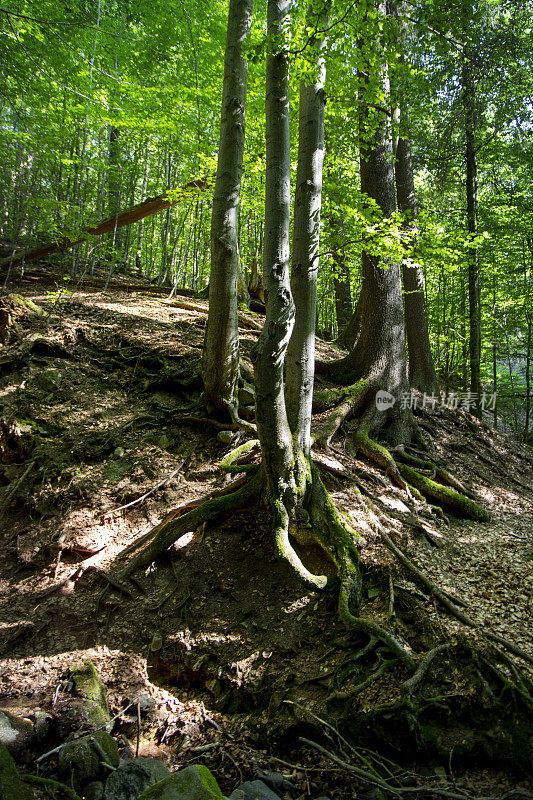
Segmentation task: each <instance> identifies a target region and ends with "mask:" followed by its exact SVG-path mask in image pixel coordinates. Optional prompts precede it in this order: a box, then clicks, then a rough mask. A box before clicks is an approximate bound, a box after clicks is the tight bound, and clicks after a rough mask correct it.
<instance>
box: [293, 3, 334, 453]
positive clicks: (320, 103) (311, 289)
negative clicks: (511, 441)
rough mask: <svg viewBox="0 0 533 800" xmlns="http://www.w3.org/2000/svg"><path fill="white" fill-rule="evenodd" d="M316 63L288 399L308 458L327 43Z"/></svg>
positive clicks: (302, 165)
mask: <svg viewBox="0 0 533 800" xmlns="http://www.w3.org/2000/svg"><path fill="white" fill-rule="evenodd" d="M329 8H330V4H329V3H326V4H325V6H324V7H323V8H322V10H321V11H320V12H319V13H318V14H315V13H314V12H313V10H312V9H310V11H309V13H308V26H309V27H311V26H316V28H317V29H320V28H326V27H327V24H328V18H329ZM311 45H312V52H313V53H314V55H315V57H314V60H315V59H316V70H317V77H316V80H315V82H314V83H310V84H309V83H306V82H305V81H302V82H301V83H300V112H299V138H298V168H297V172H296V191H295V198H294V237H293V257H292V275H291V289H292V294H293V298H294V304H295V309H296V318H295V323H294V330H293V332H292V337H291V340H290V342H289V347H288V350H287V374H286V398H287V412H288V415H289V424H290V427H291V430H292V432H293V434H294V435H295V436H296V437H297V438H298V442H299V445H300V447H301V449H302V451H303V453H304V455H306V456H309V453H310V451H311V417H312V405H313V384H314V375H315V325H316V286H317V277H318V261H319V243H320V209H321V203H322V169H323V163H324V107H325V96H324V83H325V79H326V67H325V61H324V57H323V55H322V50H323V48H324V47H325V39H324V37H322V38H316V39H314V40H313V41H312V42H311Z"/></svg>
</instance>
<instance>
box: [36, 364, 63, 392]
mask: <svg viewBox="0 0 533 800" xmlns="http://www.w3.org/2000/svg"><path fill="white" fill-rule="evenodd" d="M62 382H63V373H62V372H61V370H59V369H55V368H54V367H49V368H48V369H43V370H41V371H40V372H38V373H37V374H36V375H35V383H36V385H37V386H38V387H39V389H42V391H43V392H52V393H54V392H57V390H58V389H59V387H60V386H61V384H62Z"/></svg>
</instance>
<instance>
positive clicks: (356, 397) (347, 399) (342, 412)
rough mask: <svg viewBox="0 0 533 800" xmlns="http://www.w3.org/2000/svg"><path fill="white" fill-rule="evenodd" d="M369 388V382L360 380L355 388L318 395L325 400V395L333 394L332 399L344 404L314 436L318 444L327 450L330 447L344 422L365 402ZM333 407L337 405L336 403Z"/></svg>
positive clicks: (350, 387)
mask: <svg viewBox="0 0 533 800" xmlns="http://www.w3.org/2000/svg"><path fill="white" fill-rule="evenodd" d="M368 387H369V384H368V381H365V380H360V381H358V382H357V383H354V384H353V386H347V387H345V388H344V389H331V390H330V389H327V390H325V391H324V392H320V393H318V394H320V395H321V396H322V397H323V399H324V395H326V394H329V393H331V397H333V398H335V399H336V402H339V401H342V402H340V405H338V406H337V407H336V408H335V410H334V411H333V413H332V414H331V415H330V416H329V417H328V418H327V419H326V420H325V421H324V422H323V423H322V425H321V426H320V427H319V428H318V429H317V431H316V433H315V436H314V440H315V442H316V443H317V444H319V445H321V446H322V447H325V448H326V449H327V448H328V447H329V444H330V442H331V440H332V439H333V437H334V436H335V434H336V433H337V431H338V429H339V428H340V426H341V425H342V423H343V422H344V420H345V419H346V418H347V417H348V416H349V415H350V414H352V413H353V412H354V411H355V410H356V409H357V408H358V406H359V405H360V404H361V403H362V402H363V400H364V397H365V395H366V393H367V391H368ZM331 405H335V403H332V404H331Z"/></svg>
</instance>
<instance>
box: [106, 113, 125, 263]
mask: <svg viewBox="0 0 533 800" xmlns="http://www.w3.org/2000/svg"><path fill="white" fill-rule="evenodd" d="M121 183H122V171H121V167H120V129H119V128H116V127H115V126H114V125H110V126H109V146H108V156H107V210H108V214H109V216H110V217H112V216H115V217H117V216H118V214H119V213H120V193H121V191H120V190H121ZM119 248H120V233H119V231H118V229H115V230H113V232H112V233H111V235H110V237H109V254H110V256H111V258H112V260H113V261H115V260H116V255H115V252H114V251H117V250H118V249H119Z"/></svg>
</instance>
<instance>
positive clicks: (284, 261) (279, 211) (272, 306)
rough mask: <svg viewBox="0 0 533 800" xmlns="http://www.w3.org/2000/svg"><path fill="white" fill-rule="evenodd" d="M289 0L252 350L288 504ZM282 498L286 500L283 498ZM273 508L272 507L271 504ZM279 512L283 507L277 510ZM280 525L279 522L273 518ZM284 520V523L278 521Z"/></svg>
mask: <svg viewBox="0 0 533 800" xmlns="http://www.w3.org/2000/svg"><path fill="white" fill-rule="evenodd" d="M289 7H290V0H269V2H268V9H267V36H268V39H269V49H268V52H267V62H266V102H265V109H266V179H265V233H264V243H263V283H264V288H265V300H266V319H265V324H264V326H263V330H262V332H261V335H260V337H259V341H258V342H257V345H256V346H255V349H254V352H253V356H252V358H253V361H254V371H255V382H256V411H257V415H256V416H257V429H258V433H259V439H260V442H261V450H262V453H263V461H264V464H265V468H266V472H267V478H268V481H269V489H270V493H271V496H272V497H273V498H283V502H284V504H285V505H286V506H287V505H288V506H289V507H290V506H291V503H292V504H294V499H292V500H291V498H290V497H288V496H287V495H288V493H289V494H290V493H291V491H294V478H293V467H294V459H293V447H292V437H291V431H290V427H289V423H288V419H287V411H286V405H285V393H284V385H283V383H284V382H283V366H284V361H285V354H286V351H287V346H288V344H289V339H290V337H291V334H292V329H293V325H294V303H293V299H292V294H291V288H290V282H289V223H290V116H289V54H288V52H287V51H288V48H287V27H288V23H289ZM285 498H286V499H285ZM274 511H275V513H276V509H274ZM281 513H282V514H283V510H281ZM275 524H276V526H277V527H279V524H280V521H279V520H278V521H276V523H275ZM281 524H283V523H281Z"/></svg>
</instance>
